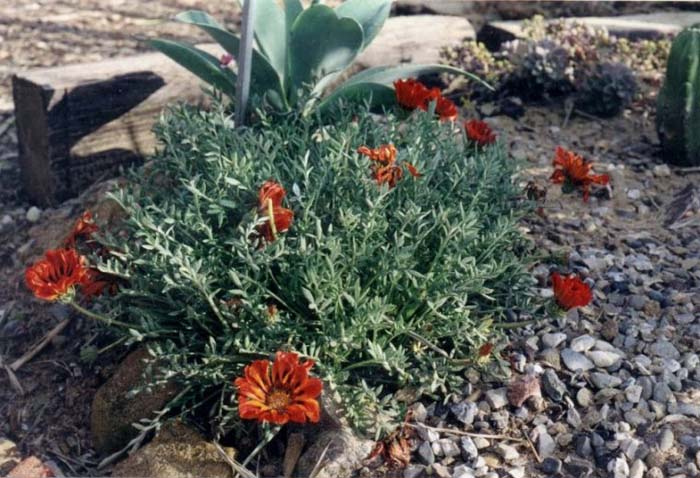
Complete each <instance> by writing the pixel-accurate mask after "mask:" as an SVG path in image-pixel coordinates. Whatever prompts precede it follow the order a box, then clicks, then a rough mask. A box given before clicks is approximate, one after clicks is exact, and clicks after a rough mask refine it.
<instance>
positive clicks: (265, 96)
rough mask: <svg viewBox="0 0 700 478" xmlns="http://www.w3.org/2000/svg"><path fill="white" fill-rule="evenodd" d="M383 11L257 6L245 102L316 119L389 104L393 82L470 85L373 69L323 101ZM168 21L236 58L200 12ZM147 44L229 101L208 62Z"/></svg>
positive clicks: (293, 3) (292, 1)
mask: <svg viewBox="0 0 700 478" xmlns="http://www.w3.org/2000/svg"><path fill="white" fill-rule="evenodd" d="M390 9H391V0H347V1H345V2H343V3H341V4H340V5H338V6H337V7H336V8H330V7H328V6H326V5H321V4H319V3H317V2H314V3H313V4H312V5H311V6H310V7H308V8H306V9H304V8H303V6H302V4H301V2H300V0H284V1H278V0H257V8H256V15H255V17H254V19H253V26H254V31H255V48H254V50H253V58H252V65H251V97H252V98H257V99H258V100H262V101H264V102H265V104H267V105H269V106H272V107H273V108H274V109H275V110H278V111H289V110H290V109H293V108H296V107H300V108H302V109H303V110H304V111H308V112H310V111H312V110H313V109H315V108H319V109H320V110H322V111H323V110H325V109H327V108H328V107H329V106H330V105H331V104H333V103H334V102H336V101H337V100H341V99H342V100H346V101H348V100H349V101H352V100H359V101H369V102H370V104H371V105H372V106H375V107H380V106H384V105H389V104H394V103H395V95H394V89H393V87H392V86H391V85H392V82H393V81H394V80H397V79H399V78H405V77H411V76H419V75H422V74H426V73H434V72H449V73H453V74H458V75H467V76H472V77H474V76H473V75H470V74H469V73H466V72H464V71H462V70H459V69H457V68H453V67H449V66H445V65H401V66H396V67H378V68H372V69H369V70H365V71H363V72H361V73H358V74H357V75H355V76H353V77H351V78H350V79H348V80H347V81H345V82H344V83H342V84H341V85H340V86H338V87H337V88H335V90H333V91H332V92H330V93H328V92H327V91H326V90H327V88H328V86H329V85H330V84H331V83H333V81H334V80H336V79H337V78H338V76H339V75H340V74H341V73H342V72H343V71H344V70H345V69H346V68H347V67H348V66H350V64H351V63H352V62H353V61H354V60H355V58H356V57H357V55H358V54H359V53H360V52H361V51H362V50H364V49H365V48H366V47H367V46H368V45H369V44H370V43H371V42H372V40H373V39H374V38H375V37H376V36H377V34H378V33H379V31H380V30H381V28H382V26H383V24H384V22H385V20H386V19H387V17H388V16H389V11H390ZM175 20H176V21H178V22H181V23H185V24H190V25H195V26H197V27H199V28H201V29H202V30H204V31H205V32H206V33H207V34H209V35H210V36H211V37H212V38H213V39H214V40H215V41H216V42H217V43H219V44H220V45H221V47H222V48H223V49H224V50H225V51H226V52H227V54H228V55H231V56H232V57H234V58H235V57H236V56H237V55H238V47H239V43H240V39H239V38H238V37H237V36H236V35H234V34H233V33H231V32H229V31H228V30H226V29H225V28H224V27H223V26H222V25H220V24H219V23H217V22H216V20H214V19H213V18H212V17H210V16H209V15H208V14H206V13H205V12H202V11H196V10H192V11H187V12H183V13H180V14H178V15H177V16H176V17H175ZM151 44H152V45H153V47H155V48H156V49H158V50H160V51H161V52H163V53H165V54H166V55H167V56H169V57H170V58H171V59H172V60H174V61H176V62H177V63H179V64H180V65H182V66H183V67H185V68H187V69H188V70H190V71H191V72H192V73H194V74H195V75H197V76H198V77H199V78H200V79H202V80H204V81H205V82H206V83H208V84H210V85H212V86H214V87H215V88H216V89H218V90H220V91H221V92H223V93H224V94H226V95H227V96H229V97H231V98H234V97H235V89H236V73H235V72H234V71H233V70H232V69H231V68H228V67H227V66H225V65H222V62H221V61H220V60H219V59H218V58H216V57H215V56H213V55H211V54H209V53H207V52H205V51H203V50H201V49H198V48H196V47H194V46H191V45H187V44H185V43H181V42H176V41H171V40H153V41H151ZM474 79H475V80H477V81H480V80H479V79H478V78H476V77H474Z"/></svg>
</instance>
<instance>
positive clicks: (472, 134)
mask: <svg viewBox="0 0 700 478" xmlns="http://www.w3.org/2000/svg"><path fill="white" fill-rule="evenodd" d="M464 131H465V132H466V134H467V139H469V141H471V142H472V143H474V144H476V145H477V146H488V145H490V144H493V143H495V142H496V133H494V132H493V130H492V129H491V127H490V126H489V124H488V123H487V122H486V121H481V120H476V119H473V120H469V121H465V122H464Z"/></svg>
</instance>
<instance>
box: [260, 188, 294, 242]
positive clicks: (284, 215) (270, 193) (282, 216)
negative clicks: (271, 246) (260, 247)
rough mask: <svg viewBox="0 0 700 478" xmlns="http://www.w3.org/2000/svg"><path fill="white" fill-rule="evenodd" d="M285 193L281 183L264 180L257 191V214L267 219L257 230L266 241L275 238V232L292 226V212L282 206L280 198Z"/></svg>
mask: <svg viewBox="0 0 700 478" xmlns="http://www.w3.org/2000/svg"><path fill="white" fill-rule="evenodd" d="M286 195H287V192H286V191H285V190H284V187H282V185H281V184H279V183H277V182H275V181H265V184H263V185H262V187H261V188H260V191H259V192H258V214H260V215H262V216H265V217H266V218H267V221H265V223H264V224H261V225H259V226H258V232H259V233H260V235H261V236H263V237H264V238H265V240H266V241H267V242H272V241H274V240H275V239H277V234H278V233H280V232H286V231H288V230H289V228H290V227H291V226H292V221H293V220H294V212H292V210H291V209H287V208H283V207H282V200H283V199H284V197H285V196H286Z"/></svg>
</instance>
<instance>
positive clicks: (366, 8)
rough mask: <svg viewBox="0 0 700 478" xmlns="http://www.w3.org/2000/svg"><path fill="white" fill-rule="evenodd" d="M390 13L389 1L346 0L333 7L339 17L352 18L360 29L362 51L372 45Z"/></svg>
mask: <svg viewBox="0 0 700 478" xmlns="http://www.w3.org/2000/svg"><path fill="white" fill-rule="evenodd" d="M390 11H391V0H347V1H345V2H343V3H341V4H340V5H338V6H337V7H335V12H336V13H337V14H338V16H339V17H348V18H352V19H353V20H355V21H356V22H357V23H359V24H360V26H361V27H362V32H363V34H364V39H363V42H362V50H364V49H365V48H367V45H369V44H370V43H372V40H374V37H376V36H377V34H378V33H379V31H380V30H381V29H382V27H383V26H384V22H385V21H386V19H387V18H388V17H389V12H390Z"/></svg>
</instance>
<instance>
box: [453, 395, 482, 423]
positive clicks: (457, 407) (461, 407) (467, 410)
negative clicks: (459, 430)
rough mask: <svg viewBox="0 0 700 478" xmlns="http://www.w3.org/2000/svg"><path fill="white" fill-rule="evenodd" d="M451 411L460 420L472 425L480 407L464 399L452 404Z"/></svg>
mask: <svg viewBox="0 0 700 478" xmlns="http://www.w3.org/2000/svg"><path fill="white" fill-rule="evenodd" d="M450 411H451V412H452V414H453V415H454V417H455V418H456V419H457V420H458V421H460V422H461V423H463V424H465V425H471V424H472V423H474V418H476V415H477V413H478V412H479V408H478V407H477V406H476V403H474V402H467V401H463V402H459V403H455V404H453V405H452V406H450Z"/></svg>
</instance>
